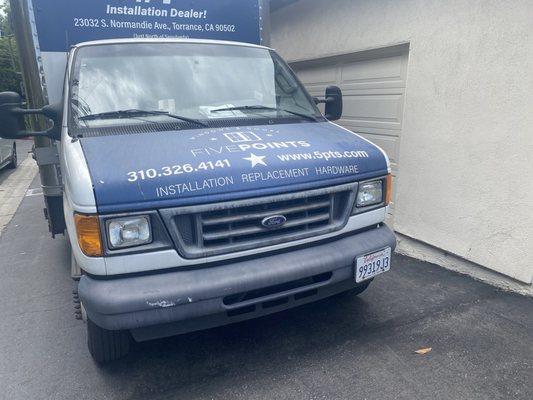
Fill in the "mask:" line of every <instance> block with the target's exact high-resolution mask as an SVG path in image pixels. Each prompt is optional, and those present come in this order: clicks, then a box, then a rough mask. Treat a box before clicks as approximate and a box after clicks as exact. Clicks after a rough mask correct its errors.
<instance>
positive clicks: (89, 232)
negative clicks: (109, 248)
mask: <svg viewBox="0 0 533 400" xmlns="http://www.w3.org/2000/svg"><path fill="white" fill-rule="evenodd" d="M74 223H75V224H76V234H77V236H78V244H79V245H80V248H81V251H82V252H83V254H85V255H86V256H89V257H99V256H101V255H102V254H103V250H102V240H101V238H100V223H99V222H98V216H96V215H83V214H74Z"/></svg>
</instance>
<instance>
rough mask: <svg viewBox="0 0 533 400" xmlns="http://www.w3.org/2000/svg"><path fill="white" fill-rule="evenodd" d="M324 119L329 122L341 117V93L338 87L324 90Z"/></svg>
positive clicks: (329, 87)
mask: <svg viewBox="0 0 533 400" xmlns="http://www.w3.org/2000/svg"><path fill="white" fill-rule="evenodd" d="M325 103H326V109H325V115H324V116H325V117H326V118H327V119H328V120H330V121H336V120H338V119H340V117H341V116H342V91H341V89H340V88H339V87H338V86H328V87H327V88H326V100H325Z"/></svg>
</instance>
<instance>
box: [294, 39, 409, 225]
mask: <svg viewBox="0 0 533 400" xmlns="http://www.w3.org/2000/svg"><path fill="white" fill-rule="evenodd" d="M408 53H409V50H408V47H407V46H394V47H390V48H386V49H379V50H370V51H365V52H358V53H352V54H347V55H342V56H335V57H328V58H323V59H315V60H309V61H302V62H297V63H293V64H291V67H292V68H293V69H294V71H295V72H296V73H297V74H298V76H299V78H300V79H301V81H302V82H303V83H304V85H305V86H306V87H307V89H308V90H309V92H310V93H311V95H312V96H323V95H324V91H325V89H326V87H327V86H328V85H337V86H339V87H340V88H341V89H342V92H343V99H344V111H343V116H342V119H341V120H340V121H339V124H340V125H342V126H344V127H346V128H348V129H350V130H352V131H353V132H356V133H358V134H361V135H362V136H364V137H365V138H367V139H368V140H370V141H372V142H374V143H376V144H377V145H378V146H380V147H381V148H382V149H383V150H385V151H386V152H387V154H388V156H389V158H390V161H391V167H392V172H393V175H394V177H395V178H396V177H397V176H398V174H399V171H400V165H399V163H398V158H399V150H400V148H399V147H400V146H399V145H400V135H401V133H402V117H403V105H404V97H405V84H406V76H407V58H408ZM395 187H396V185H395ZM393 198H396V196H395V195H394V197H393ZM393 210H394V203H393V204H392V206H391V207H390V211H391V214H392V212H393ZM390 217H392V215H391V216H390ZM391 222H392V220H391Z"/></svg>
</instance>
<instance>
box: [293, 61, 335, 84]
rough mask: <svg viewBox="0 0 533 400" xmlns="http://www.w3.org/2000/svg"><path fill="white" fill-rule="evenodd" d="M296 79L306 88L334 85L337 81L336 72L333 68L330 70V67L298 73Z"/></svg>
mask: <svg viewBox="0 0 533 400" xmlns="http://www.w3.org/2000/svg"><path fill="white" fill-rule="evenodd" d="M298 78H300V80H301V81H302V83H303V84H304V85H306V86H307V85H318V84H324V85H328V84H335V82H336V81H337V71H336V69H335V68H331V66H324V67H317V68H313V69H308V70H303V71H301V72H300V73H298Z"/></svg>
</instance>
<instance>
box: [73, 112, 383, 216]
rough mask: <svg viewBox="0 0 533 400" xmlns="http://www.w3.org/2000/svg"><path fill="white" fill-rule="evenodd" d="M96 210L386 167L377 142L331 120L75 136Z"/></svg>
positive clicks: (260, 189)
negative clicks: (80, 147)
mask: <svg viewBox="0 0 533 400" xmlns="http://www.w3.org/2000/svg"><path fill="white" fill-rule="evenodd" d="M80 142H81V146H82V148H83V152H84V154H85V157H86V160H87V165H88V167H89V172H90V175H91V179H92V182H93V187H94V194H95V198H96V206H97V209H98V212H100V213H111V212H122V211H136V210H146V209H154V208H165V207H176V206H184V205H193V204H203V203H212V202H219V201H228V200H236V199H242V198H250V197H257V196H265V195H272V194H279V193H286V192H294V191H300V190H307V189H314V188H319V187H324V186H331V185H337V184H343V183H349V182H355V181H359V180H363V179H367V178H372V177H377V176H380V175H385V174H386V173H387V172H388V160H387V158H386V156H385V155H384V153H383V152H382V151H381V149H379V148H378V147H377V146H375V145H373V144H372V143H370V142H368V141H367V140H365V139H363V138H362V137H360V136H358V135H356V134H354V133H352V132H350V131H348V130H346V129H343V128H341V127H339V126H337V125H334V124H332V123H330V122H319V123H298V124H283V125H261V126H252V127H232V128H216V129H210V128H206V129H193V130H181V131H168V132H154V133H140V134H130V135H111V136H98V137H86V138H81V139H80Z"/></svg>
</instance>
